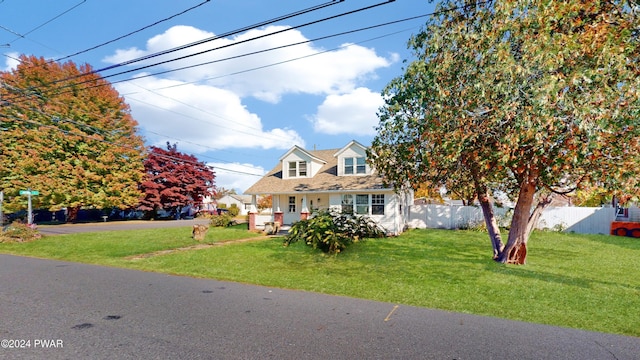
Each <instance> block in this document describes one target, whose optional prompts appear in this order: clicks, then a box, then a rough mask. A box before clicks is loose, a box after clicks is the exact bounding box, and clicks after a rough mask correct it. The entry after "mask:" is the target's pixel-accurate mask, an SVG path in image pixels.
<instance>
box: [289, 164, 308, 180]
mask: <svg viewBox="0 0 640 360" xmlns="http://www.w3.org/2000/svg"><path fill="white" fill-rule="evenodd" d="M306 176H307V162H306V161H289V177H306Z"/></svg>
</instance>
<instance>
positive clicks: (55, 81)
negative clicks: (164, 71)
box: [10, 0, 344, 100]
mask: <svg viewBox="0 0 640 360" xmlns="http://www.w3.org/2000/svg"><path fill="white" fill-rule="evenodd" d="M343 1H344V0H331V1H330V2H327V3H324V4H320V5H316V6H313V7H310V8H306V9H303V10H299V11H296V12H293V13H290V14H287V15H282V16H279V17H277V18H273V19H271V20H267V21H263V22H260V23H257V24H254V25H250V26H245V27H243V28H241V29H237V30H233V31H230V32H227V33H224V34H221V35H217V36H214V37H210V38H207V39H203V40H200V41H196V42H193V43H190V44H186V45H182V46H179V47H176V48H172V49H168V50H164V51H161V52H157V53H154V54H149V55H146V56H143V57H140V58H137V59H132V60H129V61H126V62H123V63H119V64H115V65H112V66H109V67H107V68H103V69H98V70H92V71H88V72H85V73H81V74H78V75H73V76H68V77H65V78H62V79H58V80H54V81H52V82H49V83H48V85H52V84H57V83H61V82H65V81H69V80H73V79H77V78H81V77H83V76H86V75H92V74H97V73H98V72H100V71H103V70H106V69H111V68H116V67H120V66H124V65H128V64H130V63H134V62H138V61H142V60H146V59H148V58H152V57H156V56H160V55H164V54H168V53H171V52H175V51H178V50H183V49H186V48H188V47H192V46H196V45H200V44H203V43H205V42H209V41H213V40H216V39H220V38H223V37H226V36H230V35H235V34H238V33H241V32H243V31H247V30H251V29H254V28H258V27H260V26H264V25H268V24H272V23H275V22H277V21H281V20H284V19H289V18H292V17H295V16H299V15H302V14H306V13H309V12H311V11H316V10H319V9H322V8H325V7H327V6H332V5H335V4H337V3H340V2H343ZM112 76H113V75H112ZM101 78H103V79H104V77H101ZM92 81H93V80H92ZM85 83H87V81H84V82H80V83H74V84H71V85H64V86H61V87H58V88H56V89H51V90H50V91H55V90H62V89H64V88H66V87H69V86H76V85H81V84H85ZM10 100H14V99H10Z"/></svg>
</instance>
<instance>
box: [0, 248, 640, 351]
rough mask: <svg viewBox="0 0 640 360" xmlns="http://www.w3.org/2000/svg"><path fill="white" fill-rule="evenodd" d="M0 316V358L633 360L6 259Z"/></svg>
mask: <svg viewBox="0 0 640 360" xmlns="http://www.w3.org/2000/svg"><path fill="white" fill-rule="evenodd" d="M470 296H472V294H470ZM0 319H1V321H0V339H4V340H2V348H0V358H2V359H296V360H298V359H536V360H539V359H581V360H582V359H616V360H625V359H639V358H640V338H634V337H625V336H617V335H610V334H601V333H595V332H587V331H580V330H572V329H564V328H558V327H551V326H545V325H536V324H529V323H523V322H516V321H507V320H502V319H497V318H490V317H481V316H474V315H467V314H458V313H450V312H444V311H438V310H431V309H425V308H417V307H410V306H404V305H398V304H391V303H383V302H374V301H367V300H359V299H353V298H347V297H339V296H328V295H320V294H314V293H308V292H302V291H292V290H283V289H276V288H268V287H261V286H251V285H244V284H238V283H231V282H222V281H215V280H206V279H194V278H188V277H178V276H169V275H163V274H156V273H147V272H140V271H133V270H125V269H117V268H109V267H102V266H93V265H84V264H77V263H70V262H60V261H52V260H40V259H32V258H25V257H17V256H10V255H0Z"/></svg>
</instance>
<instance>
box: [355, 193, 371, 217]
mask: <svg viewBox="0 0 640 360" xmlns="http://www.w3.org/2000/svg"><path fill="white" fill-rule="evenodd" d="M356 214H360V215H369V195H356Z"/></svg>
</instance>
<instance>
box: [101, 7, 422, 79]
mask: <svg viewBox="0 0 640 360" xmlns="http://www.w3.org/2000/svg"><path fill="white" fill-rule="evenodd" d="M430 15H431V14H423V15H417V16H412V17H409V18H405V19H400V20H395V21H390V22H386V23H382V24H378V25H372V26H366V27H362V28H358V29H354V30H349V31H344V32H340V33H336V34H332V35H326V36H321V37H317V38H314V39H309V40H305V41H299V42H296V43H291V44H287V45H282V46H276V47H272V48H268V49H263V50H258V51H253V52H249V53H244V54H240V55H235V56H230V57H226V58H222V59H216V60H212V61H207V62H203V63H198V64H194V65H188V66H183V67H179V68H175V69H171V70H166V71H160V72H156V73H150V74H144V75H140V76H136V77H135V78H130V79H123V80H118V81H113V82H110V83H111V84H119V83H123V82H128V81H133V80H138V79H142V78H146V77H151V76H156V75H163V74H167V73H171V72H175V71H181V70H187V69H192V68H195V67H199V66H204V65H211V64H215V63H219V62H223V61H228V60H235V59H239V58H242V57H246V56H251V55H257V54H261V53H265V52H269V51H274V50H280V49H285V48H288V47H292V46H297V45H303V44H307V43H311V42H316V41H320V40H326V39H329V38H333V37H338V36H344V35H349V34H353V33H356V32H360V31H366V30H371V29H375V28H379V27H383V26H388V25H394V24H397V23H401V22H405V21H411V20H416V19H419V18H423V17H427V16H430ZM404 31H407V29H405V30H400V31H397V32H394V33H391V34H386V35H382V36H378V37H375V38H371V39H368V40H364V41H360V42H357V43H354V44H350V45H346V46H340V47H337V48H333V49H329V50H324V51H320V52H317V53H313V54H310V55H305V56H300V57H297V58H293V59H289V60H284V61H280V62H276V63H272V64H268V65H264V66H259V67H256V68H252V69H248V70H243V71H239V72H234V73H232V74H230V75H237V74H241V73H245V72H249V71H254V70H258V69H263V68H267V67H271V66H275V65H280V64H285V63H288V62H292V61H295V60H300V59H304V58H308V57H312V56H317V55H320V54H324V53H328V52H333V51H336V50H339V49H343V48H345V47H349V46H352V45H357V44H361V43H365V42H368V41H372V40H377V39H381V38H384V37H387V36H390V35H395V34H398V33H401V32H404ZM225 76H229V75H221V76H216V77H212V78H206V79H202V80H198V81H195V82H193V81H192V82H187V83H183V84H179V85H172V86H167V87H163V88H158V89H155V90H160V89H168V88H172V87H179V86H183V85H188V84H193V83H197V82H200V81H206V80H213V79H219V78H221V77H225Z"/></svg>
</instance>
